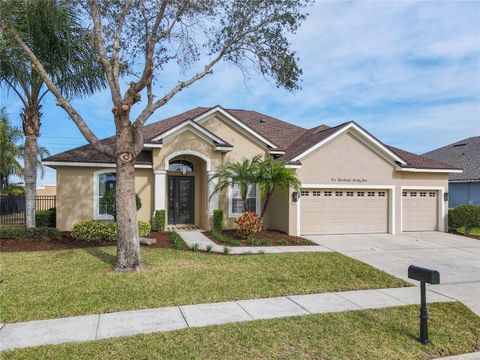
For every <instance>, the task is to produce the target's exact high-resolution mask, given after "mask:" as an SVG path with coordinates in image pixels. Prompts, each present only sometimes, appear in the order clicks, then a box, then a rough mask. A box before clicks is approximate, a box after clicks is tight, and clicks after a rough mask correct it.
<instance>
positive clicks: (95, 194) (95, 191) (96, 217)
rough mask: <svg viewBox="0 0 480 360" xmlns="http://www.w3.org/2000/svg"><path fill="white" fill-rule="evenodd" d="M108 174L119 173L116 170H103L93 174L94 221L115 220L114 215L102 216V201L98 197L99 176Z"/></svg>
mask: <svg viewBox="0 0 480 360" xmlns="http://www.w3.org/2000/svg"><path fill="white" fill-rule="evenodd" d="M107 173H115V174H116V173H117V170H115V169H102V170H98V171H94V172H93V219H94V220H113V216H112V215H107V214H100V213H99V212H98V208H99V206H100V199H99V196H98V190H99V189H98V176H99V175H101V174H107Z"/></svg>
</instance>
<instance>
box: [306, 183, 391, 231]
mask: <svg viewBox="0 0 480 360" xmlns="http://www.w3.org/2000/svg"><path fill="white" fill-rule="evenodd" d="M314 192H316V193H317V194H320V196H312V194H313V193H314ZM307 193H308V195H307ZM369 193H370V196H368V195H369ZM380 193H382V194H383V196H379V194H380ZM303 194H304V195H305V196H302V198H301V206H300V232H301V233H302V234H358V233H386V232H388V204H389V197H388V192H387V191H385V190H370V191H368V192H367V191H364V190H356V189H354V190H351V189H348V190H343V189H339V190H335V191H331V190H328V189H314V190H309V191H308V192H307V191H306V190H304V191H303ZM326 194H331V196H328V195H326Z"/></svg>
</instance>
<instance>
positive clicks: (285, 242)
mask: <svg viewBox="0 0 480 360" xmlns="http://www.w3.org/2000/svg"><path fill="white" fill-rule="evenodd" d="M278 245H287V240H285V239H278Z"/></svg>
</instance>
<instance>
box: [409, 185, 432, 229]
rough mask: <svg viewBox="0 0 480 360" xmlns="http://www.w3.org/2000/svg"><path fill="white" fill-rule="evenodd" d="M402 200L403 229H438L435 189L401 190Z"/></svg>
mask: <svg viewBox="0 0 480 360" xmlns="http://www.w3.org/2000/svg"><path fill="white" fill-rule="evenodd" d="M402 202H403V204H402V216H403V219H402V229H403V231H435V230H438V192H437V191H425V190H408V191H403V192H402Z"/></svg>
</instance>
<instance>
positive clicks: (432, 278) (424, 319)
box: [408, 265, 440, 345]
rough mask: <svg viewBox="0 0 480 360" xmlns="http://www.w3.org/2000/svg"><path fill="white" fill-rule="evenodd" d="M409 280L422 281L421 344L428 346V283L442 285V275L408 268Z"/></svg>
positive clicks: (413, 267) (415, 267)
mask: <svg viewBox="0 0 480 360" xmlns="http://www.w3.org/2000/svg"><path fill="white" fill-rule="evenodd" d="M408 278H409V279H414V280H418V281H420V342H421V343H422V344H423V345H426V344H428V343H429V342H430V341H429V340H428V311H427V289H426V283H429V284H440V273H439V272H438V271H435V270H431V269H426V268H422V267H419V266H415V265H410V266H409V267H408Z"/></svg>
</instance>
